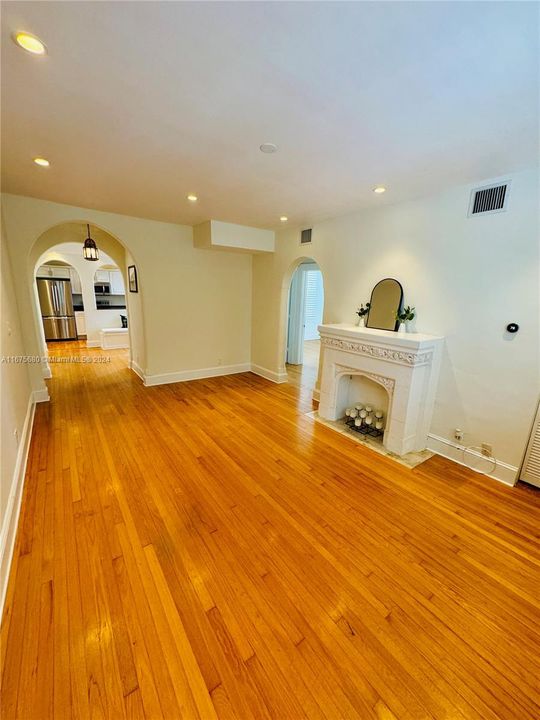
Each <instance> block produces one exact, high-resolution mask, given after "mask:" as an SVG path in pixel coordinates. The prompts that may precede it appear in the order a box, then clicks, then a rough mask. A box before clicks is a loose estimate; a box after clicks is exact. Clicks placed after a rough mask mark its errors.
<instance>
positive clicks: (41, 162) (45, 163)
mask: <svg viewBox="0 0 540 720" xmlns="http://www.w3.org/2000/svg"><path fill="white" fill-rule="evenodd" d="M34 162H35V163H36V165H39V166H40V167H49V165H50V164H51V163H50V162H49V161H48V160H47V159H46V158H34Z"/></svg>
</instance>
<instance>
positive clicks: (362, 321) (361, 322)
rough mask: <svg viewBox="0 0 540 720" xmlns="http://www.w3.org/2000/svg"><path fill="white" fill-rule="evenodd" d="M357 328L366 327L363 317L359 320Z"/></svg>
mask: <svg viewBox="0 0 540 720" xmlns="http://www.w3.org/2000/svg"><path fill="white" fill-rule="evenodd" d="M356 326H357V327H366V319H365V318H363V317H359V318H358V322H357V323H356Z"/></svg>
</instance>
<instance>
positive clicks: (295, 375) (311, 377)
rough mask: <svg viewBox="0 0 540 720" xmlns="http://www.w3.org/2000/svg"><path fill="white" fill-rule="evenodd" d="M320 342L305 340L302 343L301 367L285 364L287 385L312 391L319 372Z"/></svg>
mask: <svg viewBox="0 0 540 720" xmlns="http://www.w3.org/2000/svg"><path fill="white" fill-rule="evenodd" d="M320 350H321V341H320V340H306V341H305V342H304V357H303V362H302V365H291V364H289V363H288V364H287V375H288V376H289V383H290V384H291V385H296V386H297V387H306V388H311V390H312V391H313V389H314V387H315V384H316V382H317V375H318V372H319V353H320Z"/></svg>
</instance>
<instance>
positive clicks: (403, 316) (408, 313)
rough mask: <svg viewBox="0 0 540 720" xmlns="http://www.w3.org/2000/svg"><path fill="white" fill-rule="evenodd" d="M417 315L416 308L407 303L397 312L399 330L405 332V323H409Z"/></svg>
mask: <svg viewBox="0 0 540 720" xmlns="http://www.w3.org/2000/svg"><path fill="white" fill-rule="evenodd" d="M415 317H416V308H413V307H411V306H410V305H407V307H406V308H403V309H402V310H401V312H400V311H399V310H398V311H397V312H396V320H397V321H398V322H399V327H398V332H400V333H404V332H405V330H406V326H405V323H409V322H411V321H412V320H414V318H415Z"/></svg>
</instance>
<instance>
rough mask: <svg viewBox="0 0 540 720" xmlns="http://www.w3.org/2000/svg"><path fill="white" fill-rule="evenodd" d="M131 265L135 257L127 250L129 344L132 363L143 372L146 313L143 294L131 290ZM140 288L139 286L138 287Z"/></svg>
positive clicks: (126, 287)
mask: <svg viewBox="0 0 540 720" xmlns="http://www.w3.org/2000/svg"><path fill="white" fill-rule="evenodd" d="M130 265H135V266H136V263H135V259H134V258H133V256H132V255H131V254H130V253H129V251H127V250H126V255H125V271H124V273H123V274H124V279H125V290H126V305H127V310H128V312H127V315H128V327H129V346H130V355H131V365H132V367H133V369H134V370H135V371H136V372H137V373H140V374H143V373H144V371H143V368H146V347H145V345H144V337H145V332H144V314H143V310H142V301H141V298H142V295H141V293H140V292H130V290H129V275H128V268H129V266H130ZM137 289H138V288H137Z"/></svg>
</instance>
